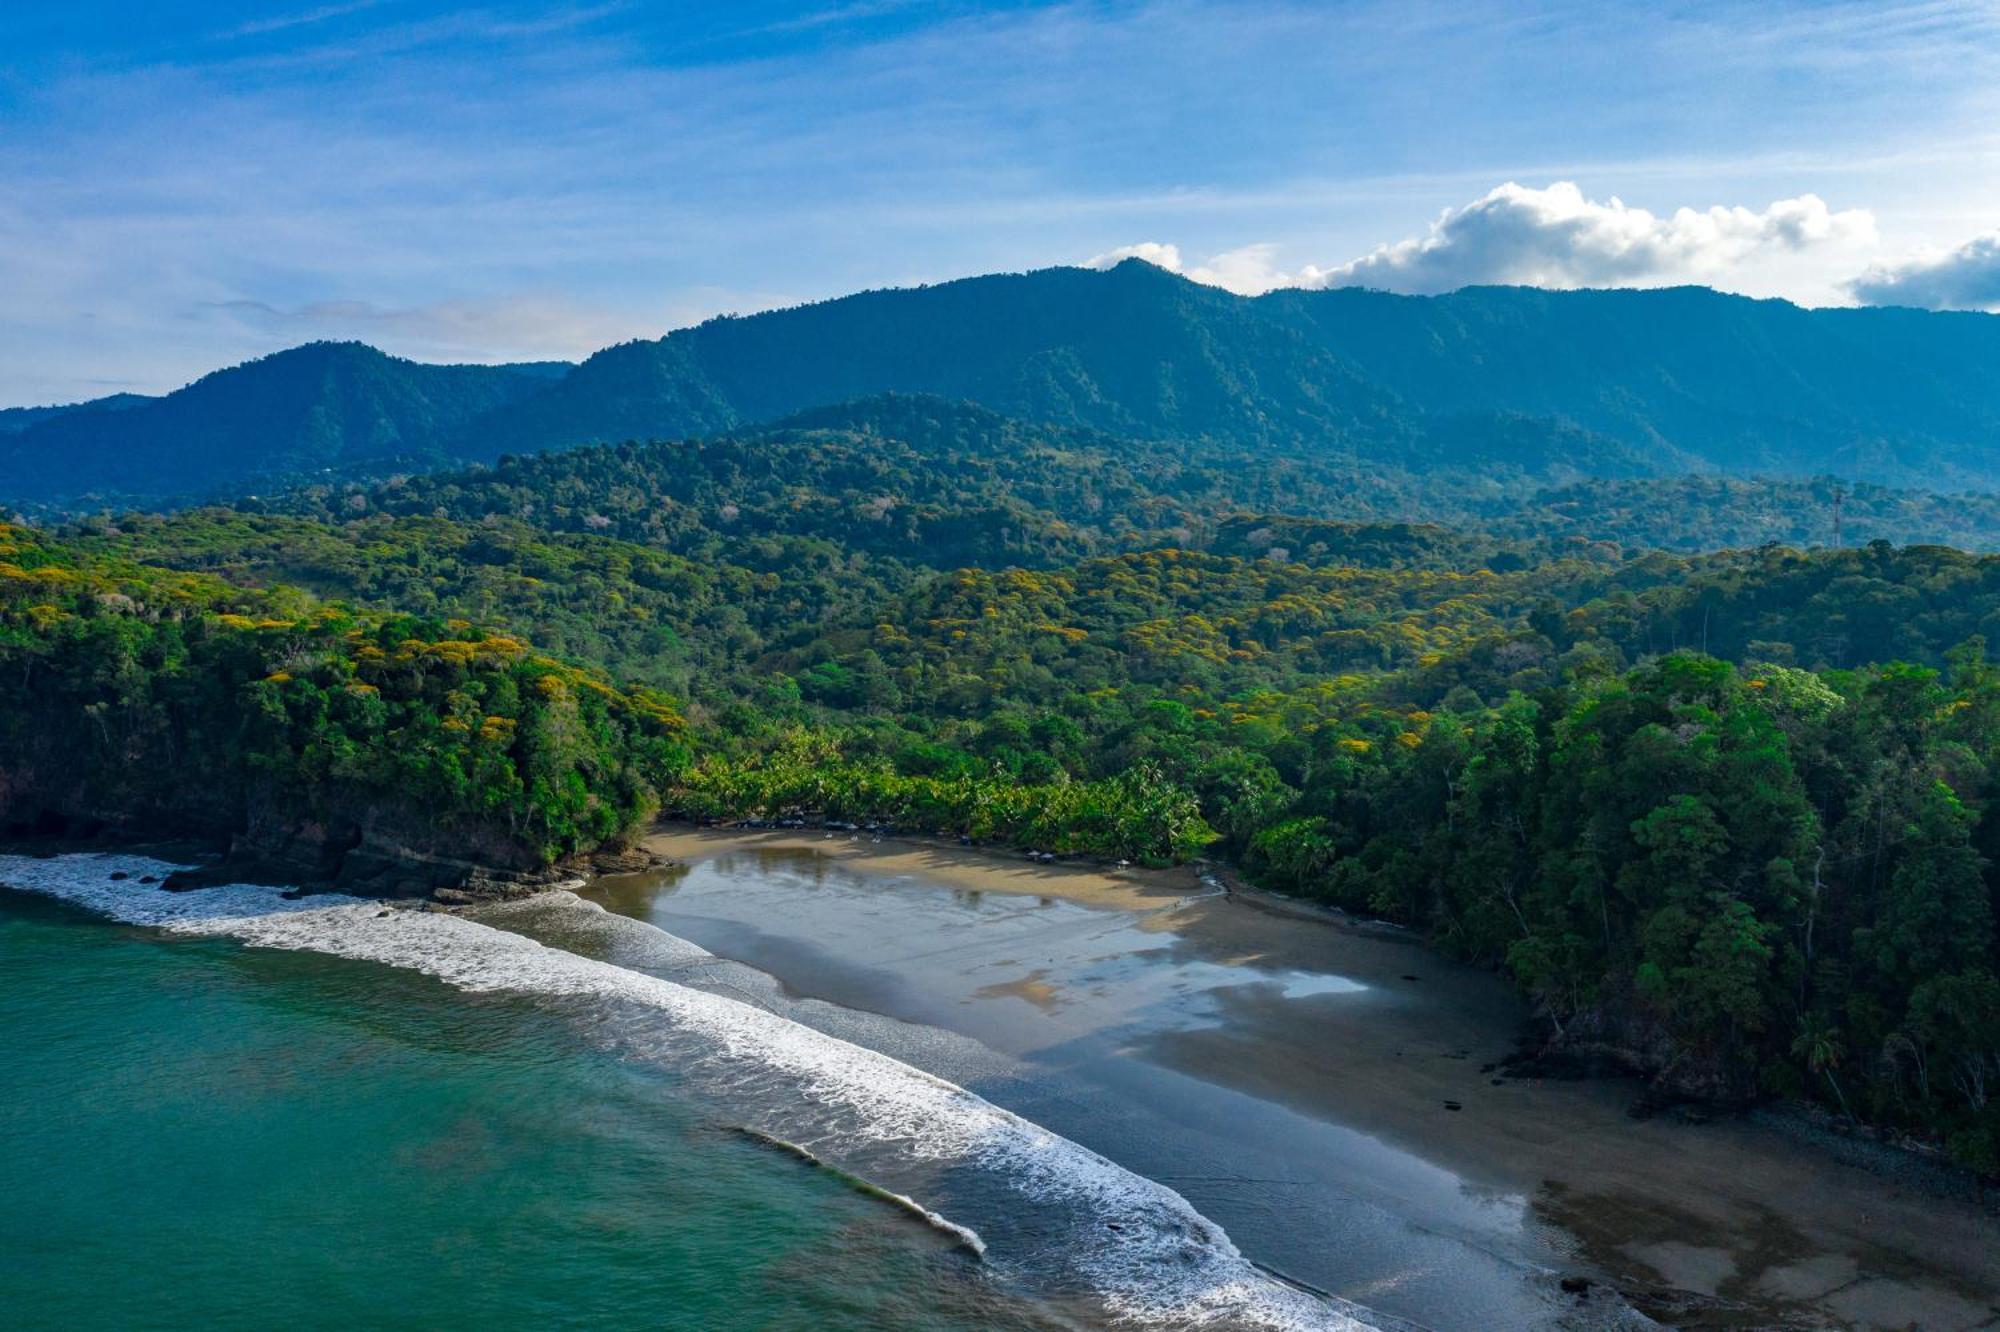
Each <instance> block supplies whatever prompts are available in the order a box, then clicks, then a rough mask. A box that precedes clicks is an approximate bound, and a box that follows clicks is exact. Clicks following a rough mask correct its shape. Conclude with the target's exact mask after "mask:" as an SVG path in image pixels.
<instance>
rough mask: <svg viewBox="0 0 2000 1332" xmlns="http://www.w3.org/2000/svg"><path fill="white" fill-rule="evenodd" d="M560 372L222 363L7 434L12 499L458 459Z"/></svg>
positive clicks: (1, 458)
mask: <svg viewBox="0 0 2000 1332" xmlns="http://www.w3.org/2000/svg"><path fill="white" fill-rule="evenodd" d="M565 368H566V367H563V366H560V365H549V364H540V363H537V364H528V365H508V366H484V365H424V364H421V363H419V362H416V361H406V360H402V359H400V358H398V357H393V356H386V355H384V354H383V353H381V352H379V351H376V350H375V349H374V348H372V347H368V346H365V345H363V344H361V343H358V342H315V343H309V344H307V345H305V346H302V347H295V348H293V349H292V350H290V351H284V352H278V353H276V354H275V355H272V356H266V357H264V358H262V359H260V360H256V361H250V362H247V363H245V364H243V365H239V366H234V367H231V368H229V369H227V370H218V371H216V372H214V373H213V374H210V375H207V376H204V377H203V378H201V379H198V380H196V381H195V382H194V383H192V384H189V385H188V386H187V387H185V388H182V389H178V390H176V391H174V392H172V393H169V394H167V395H166V396H164V397H160V398H138V399H118V400H112V399H105V400H100V401H98V402H92V403H83V404H78V405H77V406H75V407H71V408H65V409H58V410H55V411H53V412H45V413H43V414H42V415H40V416H39V417H37V418H35V419H31V420H27V421H26V422H25V424H23V425H22V427H21V428H20V429H18V430H16V431H14V432H12V433H0V489H3V490H4V491H5V493H6V496H7V498H8V499H10V500H13V501H16V502H21V501H35V500H48V499H53V498H58V497H70V498H75V497H81V496H85V495H96V496H102V497H105V498H107V499H110V500H113V501H116V500H118V499H120V498H127V497H136V498H142V499H148V500H159V499H182V500H185V499H189V498H196V499H199V498H215V497H218V496H220V495H233V494H241V493H243V492H244V491H247V490H251V489H255V488H258V487H260V486H265V485H274V484H283V483H285V482H287V481H297V480H300V479H303V478H305V477H310V476H315V475H319V474H322V473H325V472H328V471H333V472H337V473H364V474H365V473H367V472H369V471H380V470H383V469H385V468H387V467H390V466H392V465H395V466H406V467H436V466H441V465H445V464H448V463H450V462H452V461H454V460H456V455H454V454H453V453H452V452H451V451H450V449H451V443H450V442H451V441H452V440H454V439H456V438H457V437H458V435H459V432H460V431H461V430H462V429H463V428H464V427H465V426H466V425H467V424H468V423H469V422H471V421H473V420H475V419H477V418H478V417H480V416H481V415H483V414H485V413H487V412H490V411H492V410H493V409H495V408H497V407H499V406H501V405H503V404H505V403H508V402H512V401H517V400H519V399H520V398H522V397H524V396H526V395H528V394H530V393H532V392H533V391H535V390H536V389H538V388H541V387H544V386H546V384H547V383H548V382H549V379H550V377H551V376H552V375H554V374H557V373H559V372H560V371H562V370H563V369H565Z"/></svg>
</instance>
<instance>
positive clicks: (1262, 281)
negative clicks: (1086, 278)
mask: <svg viewBox="0 0 2000 1332" xmlns="http://www.w3.org/2000/svg"><path fill="white" fill-rule="evenodd" d="M1277 253H1278V247H1277V246H1275V245H1245V246H1242V247H1240V248H1238V249H1234V250H1224V251H1223V252H1222V253H1221V254H1214V255H1210V256H1209V257H1208V259H1207V261H1206V262H1204V263H1199V264H1187V263H1183V262H1182V260H1181V250H1180V247H1179V246H1178V245H1167V244H1164V243H1162V242H1160V241H1141V242H1139V243H1138V244H1137V245H1121V246H1119V247H1118V248H1117V249H1115V250H1107V251H1105V252H1104V253H1103V254H1099V255H1093V256H1092V257H1091V258H1089V259H1086V260H1085V261H1084V264H1083V266H1084V267H1085V268H1111V267H1114V266H1116V265H1118V264H1121V263H1123V262H1124V261H1125V260H1127V259H1143V260H1145V261H1146V262H1147V263H1149V264H1153V265H1155V266H1156V267H1159V268H1164V269H1166V270H1167V271H1168V272H1169V273H1179V274H1180V275H1181V276H1182V277H1185V278H1191V279H1192V280H1194V281H1196V282H1205V283H1207V284H1208V285H1209V286H1211V287H1222V288H1225V289H1227V290H1229V291H1233V292H1235V293H1237V294H1238V295H1239V296H1256V295H1258V294H1260V293H1262V292H1266V291H1269V290H1271V289H1272V288H1273V287H1290V286H1296V285H1298V284H1297V281H1296V279H1294V278H1293V277H1292V276H1291V275H1290V274H1288V273H1283V272H1280V271H1279V270H1278V268H1277V265H1276V264H1275V263H1274V262H1273V260H1274V259H1275V258H1276V256H1277Z"/></svg>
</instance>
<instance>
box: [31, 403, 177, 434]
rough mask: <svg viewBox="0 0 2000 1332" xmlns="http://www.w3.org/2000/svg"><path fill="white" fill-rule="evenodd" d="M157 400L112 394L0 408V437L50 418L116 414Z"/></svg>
mask: <svg viewBox="0 0 2000 1332" xmlns="http://www.w3.org/2000/svg"><path fill="white" fill-rule="evenodd" d="M156 401H158V399H156V398H149V397H147V396H146V395H145V394H143V393H113V394H112V395H110V396H109V397H105V398H91V399H89V400H87V401H85V402H66V403H61V404H59V405H57V406H53V407H0V435H16V434H19V433H20V432H21V431H23V430H26V429H27V428H28V427H29V426H31V425H35V424H38V423H39V422H42V421H46V420H49V419H50V418H52V417H57V416H68V415H70V414H72V413H77V412H116V411H123V410H124V409H125V408H127V407H142V406H144V405H145V404H147V403H149V402H156Z"/></svg>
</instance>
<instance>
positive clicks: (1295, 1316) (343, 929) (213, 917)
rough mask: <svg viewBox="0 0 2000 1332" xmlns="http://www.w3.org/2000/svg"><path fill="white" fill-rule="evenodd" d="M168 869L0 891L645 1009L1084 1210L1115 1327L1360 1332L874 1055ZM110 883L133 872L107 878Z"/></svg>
mask: <svg viewBox="0 0 2000 1332" xmlns="http://www.w3.org/2000/svg"><path fill="white" fill-rule="evenodd" d="M175 868H176V867H175V866H173V865H170V864H166V863H163V862H161V861H157V860H151V859H146V858H143V857H137V856H119V855H71V856H62V857H57V858H54V859H31V858H27V857H20V856H0V884H6V885H9V886H12V887H15V888H19V889H24V890H28V891H33V892H37V893H42V894H45V895H47V896H50V897H56V898H60V899H62V900H64V901H68V902H71V903H74V904H76V905H79V906H83V907H86V908H88V909H90V910H93V911H97V912H100V913H102V914H104V915H107V916H110V917H112V918H113V919H116V920H120V921H123V922H126V923H129V924H135V925H146V926H154V927H158V928H160V929H163V930H168V931H173V932H176V933H182V934H195V935H210V936H220V937H227V938H233V939H237V940H241V941H242V942H244V943H246V944H250V945H254V946H257V947H264V948H284V949H295V950H306V951H311V952H316V953H323V954H330V955H333V956H337V957H345V958H354V959H359V960H365V961H370V962H378V963H384V964H387V965H389V966H394V967H401V968H406V969H409V970H413V971H418V972H422V973H424V974H426V975H430V976H434V977H437V978H438V979H440V980H442V981H445V982H446V983H448V984H451V985H453V986H456V987H458V988H460V989H463V990H467V991H475V992H515V993H523V994H533V995H575V996H585V997H597V998H602V999H607V1000H617V1001H622V1002H626V1003H633V1004H638V1005H642V1006H644V1007H645V1008H647V1009H650V1010H652V1011H653V1012H654V1013H656V1014H658V1015H660V1016H661V1017H664V1018H665V1019H666V1020H667V1021H668V1022H670V1023H671V1024H673V1025H674V1026H675V1027H676V1028H678V1029H679V1031H680V1032H682V1033H683V1034H686V1035H688V1036H692V1037H695V1038H698V1039H699V1040H701V1041H702V1042H703V1043H704V1044H705V1045H706V1046H707V1047H708V1048H709V1049H710V1050H711V1052H712V1055H713V1057H715V1058H718V1059H721V1060H725V1061H729V1062H733V1063H740V1064H741V1065H743V1066H745V1067H752V1068H756V1069H758V1070H759V1071H760V1072H764V1073H769V1072H774V1071H775V1072H777V1073H780V1074H782V1075H783V1076H785V1077H786V1078H787V1079H788V1080H789V1081H790V1083H791V1084H792V1085H793V1086H794V1087H795V1088H796V1089H797V1091H798V1092H799V1093H800V1094H801V1095H803V1096H805V1097H807V1098H810V1099H811V1100H813V1101H815V1102H817V1103H819V1104H821V1105H823V1106H825V1107H828V1108H830V1109H838V1110H840V1111H843V1112H844V1113H843V1115H842V1118H843V1119H844V1120H845V1121H847V1122H848V1123H850V1124H851V1125H852V1126H853V1128H854V1131H856V1132H858V1133H860V1134H862V1135H864V1136H865V1137H867V1138H870V1139H872V1140H874V1141H875V1142H877V1143H880V1144H893V1145H894V1146H895V1147H896V1148H897V1149H898V1150H899V1151H901V1152H906V1153H909V1154H912V1155H915V1156H917V1157H920V1158H922V1159H926V1160H930V1161H936V1162H941V1163H961V1162H962V1163H969V1164H976V1165H978V1166H981V1167H983V1168H985V1169H987V1170H990V1171H991V1172H993V1173H994V1174H995V1175H996V1176H997V1177H999V1178H1001V1179H1003V1180H1005V1181H1006V1182H1007V1183H1008V1184H1009V1185H1010V1186H1011V1187H1012V1188H1013V1189H1015V1190H1016V1191H1017V1192H1018V1193H1019V1194H1020V1195H1022V1197H1023V1199H1024V1200H1025V1201H1027V1202H1029V1203H1044V1204H1052V1205H1057V1206H1060V1207H1062V1208H1065V1209H1076V1210H1080V1211H1082V1212H1084V1213H1086V1214H1087V1215H1089V1216H1090V1217H1092V1218H1094V1220H1095V1223H1096V1224H1094V1225H1092V1226H1087V1227H1081V1228H1078V1229H1077V1230H1076V1231H1075V1233H1073V1234H1072V1235H1069V1236H1067V1237H1066V1240H1067V1242H1066V1245H1065V1248H1064V1261H1065V1262H1066V1263H1067V1265H1068V1266H1069V1267H1070V1269H1071V1271H1072V1273H1073V1274H1074V1276H1075V1277H1077V1278H1079V1279H1081V1280H1082V1281H1084V1282H1085V1283H1086V1284H1087V1285H1089V1286H1090V1287H1091V1288H1093V1289H1094V1290H1095V1292H1096V1293H1097V1295H1098V1296H1099V1298H1101V1299H1102V1300H1103V1301H1104V1302H1105V1304H1106V1305H1107V1306H1108V1307H1109V1308H1110V1309H1111V1310H1112V1312H1113V1313H1114V1314H1115V1315H1116V1316H1118V1317H1120V1318H1123V1319H1130V1320H1132V1321H1136V1322H1144V1323H1151V1324H1158V1325H1165V1326H1182V1327H1216V1326H1227V1327H1245V1328H1267V1329H1274V1330H1283V1332H1292V1330H1293V1329H1298V1330H1301V1332H1303V1330H1304V1329H1316V1330H1327V1332H1367V1330H1368V1329H1369V1326H1370V1325H1369V1324H1367V1323H1365V1322H1363V1321H1361V1320H1360V1318H1358V1317H1357V1316H1355V1315H1356V1314H1358V1313H1360V1312H1361V1311H1360V1310H1358V1309H1354V1308H1353V1307H1352V1306H1348V1307H1347V1308H1341V1307H1337V1306H1336V1304H1335V1303H1333V1302H1328V1301H1323V1300H1320V1299H1317V1298H1315V1297H1313V1296H1312V1295H1309V1294H1307V1293H1305V1292H1303V1291H1300V1290H1296V1289H1294V1288H1292V1287H1290V1286H1287V1285H1284V1284H1282V1283H1280V1282H1278V1281H1275V1280H1273V1279H1272V1278H1270V1277H1268V1276H1266V1275H1265V1274H1264V1273H1262V1272H1260V1271H1258V1270H1257V1269H1256V1267H1254V1266H1253V1265H1252V1264H1251V1263H1250V1262H1249V1261H1247V1260H1246V1259H1245V1258H1244V1257H1243V1256H1242V1255H1241V1254H1240V1253H1239V1252H1238V1251H1237V1249H1236V1247H1235V1245H1234V1244H1232V1243H1231V1242H1230V1240H1229V1238H1228V1236H1227V1235H1225V1234H1224V1233H1223V1232H1222V1230H1221V1229H1220V1228H1219V1227H1217V1226H1216V1225H1215V1224H1214V1223H1212V1222H1211V1221H1209V1220H1208V1219H1207V1218H1206V1217H1204V1216H1202V1215H1201V1214H1200V1213H1199V1212H1197V1211H1195V1209H1194V1208H1193V1207H1192V1206H1191V1205H1190V1204H1189V1203H1188V1202H1187V1200H1186V1199H1184V1198H1182V1197H1181V1196H1180V1195H1179V1194H1178V1193H1176V1192H1174V1191H1173V1190H1172V1189H1169V1188H1167V1187H1165V1186H1164V1185H1161V1184H1157V1183H1155V1182H1153V1181H1151V1180H1147V1179H1144V1178H1142V1177H1140V1176H1138V1175H1135V1174H1133V1173H1132V1172H1130V1171H1128V1170H1126V1169H1124V1168H1123V1167H1121V1166H1118V1165H1116V1164H1114V1163H1113V1162H1111V1161H1109V1160H1107V1159H1105V1158H1104V1157H1102V1156H1099V1155H1098V1154H1097V1153H1095V1152H1092V1151H1089V1150H1088V1149H1086V1148H1084V1147H1082V1146H1079V1145H1078V1144H1076V1143H1074V1142H1071V1141H1070V1140H1069V1139H1067V1138H1063V1137H1060V1136H1058V1135H1056V1134H1053V1133H1050V1132H1049V1131H1047V1130H1046V1129H1043V1128H1042V1127H1040V1126H1039V1125H1037V1124H1034V1123H1032V1122H1030V1121H1028V1120H1025V1119H1022V1118H1021V1117H1020V1116H1018V1115H1015V1114H1012V1113H1010V1112H1009V1111H1006V1110H1003V1109H1001V1108H1000V1107H998V1106H996V1105H993V1104H992V1103H990V1102H988V1101H986V1100H983V1099H982V1098H980V1097H978V1096H976V1095H974V1094H973V1093H971V1092H969V1091H966V1090H965V1089H964V1088H962V1087H959V1086H957V1085H956V1084H953V1083H950V1082H947V1081H945V1080H943V1079H941V1078H936V1077H933V1076H931V1075H930V1074H928V1073H925V1072H923V1071H922V1070H920V1069H916V1068H912V1067H911V1066H909V1065H908V1064H904V1063H902V1062H900V1061H898V1060H895V1059H892V1058H890V1057H888V1056H887V1055H883V1054H880V1053H878V1052H876V1051H873V1050H868V1049H865V1048H863V1047H861V1046H857V1045H852V1044H849V1043H848V1042H846V1041H842V1040H840V1039H838V1038H836V1037H832V1036H828V1035H825V1034H823V1033H821V1032H818V1031H815V1030H813V1029H811V1028H809V1027H805V1026H802V1025H800V1024H798V1023H796V1022H793V1021H791V1020H790V1019H788V1018H784V1017H780V1016H778V1015H776V1014H773V1013H769V1012H766V1011H764V1010H762V1009H759V1008H755V1007H752V1006H751V1005H748V1004H744V1003H739V1002H737V1001H736V1000H733V999H730V998H727V997H725V996H722V995H718V994H711V993H708V992H705V991H702V990H697V989H691V988H689V987H688V986H685V985H679V984H676V983H674V982H673V981H670V980H665V979H662V978H660V977H656V976H651V975H647V974H644V973H642V972H637V971H631V970H628V969H626V968H623V967H618V966H614V965H612V964H610V963H606V962H598V961H594V960H592V959H590V958H586V957H581V956H579V955H577V954H574V953H569V952H565V951H563V950H561V949H556V948H550V947H546V946H544V945H542V944H540V943H537V942H535V941H534V940H532V939H529V938H527V937H525V936H523V935H519V934H514V933H511V932H509V931H507V930H504V929H498V928H495V927H493V926H491V925H487V924H483V923H480V922H477V921H472V920H467V919H463V918H461V917H458V916H454V915H449V914H443V913H436V912H425V911H413V910H402V909H389V908H385V907H384V906H383V905H382V904H381V903H379V902H375V901H367V900H363V899H359V898H353V897H345V896H340V895H333V894H327V895H320V896H309V897H303V898H299V899H297V900H287V899H285V898H284V897H283V896H281V895H280V893H279V891H278V890H276V889H273V888H264V887H255V886H249V885H230V886H224V887H216V888H206V889H201V890H197V891H194V892H185V893H173V892H167V891H164V890H163V889H161V888H158V887H156V886H152V885H142V884H139V883H137V882H136V879H137V878H138V877H139V876H141V875H149V874H150V875H154V876H158V877H164V876H165V875H167V874H168V873H170V872H172V870H173V869H175ZM113 873H123V874H125V875H127V876H129V877H128V878H126V879H124V880H120V881H114V880H112V879H111V878H110V876H111V875H112V874H113ZM912 1206H917V1204H914V1203H913V1204H912ZM939 1220H940V1221H943V1220H944V1219H943V1218H941V1217H940V1218H939ZM946 1224H950V1223H946ZM954 1228H956V1227H954ZM982 1247H983V1244H982Z"/></svg>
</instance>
